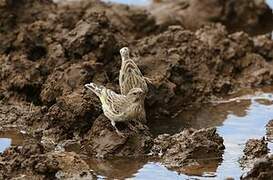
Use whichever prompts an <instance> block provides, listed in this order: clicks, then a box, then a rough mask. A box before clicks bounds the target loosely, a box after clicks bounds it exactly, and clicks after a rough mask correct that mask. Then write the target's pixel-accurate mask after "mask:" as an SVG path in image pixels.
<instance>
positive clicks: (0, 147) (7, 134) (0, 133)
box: [0, 130, 25, 153]
mask: <svg viewBox="0 0 273 180" xmlns="http://www.w3.org/2000/svg"><path fill="white" fill-rule="evenodd" d="M24 139H25V137H24V134H22V133H20V132H18V131H16V130H0V153H2V152H3V151H4V150H5V149H7V148H9V147H10V146H16V145H21V144H23V141H24Z"/></svg>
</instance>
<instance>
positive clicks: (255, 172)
mask: <svg viewBox="0 0 273 180" xmlns="http://www.w3.org/2000/svg"><path fill="white" fill-rule="evenodd" d="M272 177H273V155H268V156H266V157H264V158H261V159H259V160H257V161H256V162H255V163H254V166H253V168H252V169H251V170H250V171H249V172H248V173H246V174H245V175H243V176H242V177H241V179H245V180H252V179H253V180H254V179H259V180H260V179H272Z"/></svg>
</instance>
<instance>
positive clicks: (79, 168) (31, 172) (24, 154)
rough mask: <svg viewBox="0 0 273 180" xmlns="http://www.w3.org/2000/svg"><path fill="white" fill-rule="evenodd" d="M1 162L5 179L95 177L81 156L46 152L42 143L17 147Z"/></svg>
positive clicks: (1, 172)
mask: <svg viewBox="0 0 273 180" xmlns="http://www.w3.org/2000/svg"><path fill="white" fill-rule="evenodd" d="M0 161H1V165H0V174H1V175H2V177H4V178H11V177H19V176H25V177H26V178H27V177H29V178H31V177H32V178H34V177H36V178H38V179H50V178H55V177H59V178H79V177H83V176H84V177H86V178H91V179H92V177H93V175H92V173H91V172H90V170H89V166H88V165H87V164H86V163H85V162H84V161H83V160H82V159H81V158H80V156H79V155H77V154H75V153H73V152H58V151H57V152H53V151H52V152H45V149H44V148H43V146H42V145H41V144H40V143H37V142H35V141H31V140H30V141H29V142H27V143H26V144H25V145H23V146H22V147H20V146H15V147H12V148H9V149H7V150H6V151H4V153H3V154H2V155H1V156H0ZM0 177H1V176H0Z"/></svg>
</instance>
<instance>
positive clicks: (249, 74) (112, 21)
mask: <svg viewBox="0 0 273 180" xmlns="http://www.w3.org/2000/svg"><path fill="white" fill-rule="evenodd" d="M193 2H195V1H193ZM232 2H233V1H232ZM181 4H182V6H183V3H181ZM237 4H240V5H241V4H242V7H244V8H242V9H239V10H238V13H237V16H238V17H242V19H244V18H245V17H246V18H247V21H245V22H247V24H243V27H240V28H239V29H240V30H244V29H245V27H252V25H253V24H254V25H258V24H260V22H261V20H260V17H263V16H264V15H265V14H266V13H267V12H268V8H267V7H263V5H255V6H253V5H246V4H247V3H246V1H242V3H241V1H240V2H239V1H238V3H237V1H236V2H235V1H234V2H233V5H227V4H225V5H224V7H226V6H227V7H229V8H230V7H237V6H236V5H237ZM201 5H202V4H201ZM202 6H207V5H204V4H203V5H202ZM249 6H250V7H252V8H254V9H257V11H255V13H257V14H258V17H259V18H258V19H254V20H252V18H253V17H252V16H250V14H251V13H250V12H253V9H249ZM187 7H190V9H192V13H193V14H194V12H196V11H198V9H199V8H196V7H195V6H185V8H187ZM208 7H209V6H208ZM212 7H213V6H212ZM261 7H263V8H261ZM154 8H155V9H154V10H156V8H157V7H154ZM195 8H196V10H194V9H195ZM229 8H227V9H226V10H225V11H223V12H224V14H223V13H222V14H221V13H220V14H218V13H216V15H215V16H216V17H222V16H223V19H221V21H223V22H227V18H229V16H228V14H230V12H233V11H236V12H237V10H235V9H234V8H233V9H231V10H230V9H229ZM216 10H217V9H216ZM190 12H191V11H189V9H188V10H187V13H190ZM174 13H175V11H174ZM212 14H214V13H212ZM197 15H198V14H197ZM251 15H253V14H251ZM198 16H203V15H202V14H199V15H198ZM213 16H214V15H213ZM253 16H254V15H253ZM181 17H183V16H181ZM190 17H192V19H198V18H195V17H194V16H190ZM243 17H244V18H243ZM255 17H256V16H255ZM225 18H226V19H225ZM207 19H210V18H207ZM248 19H250V20H248ZM249 22H251V23H249ZM252 22H253V23H252ZM0 23H1V28H0V42H1V43H0V118H1V121H0V126H1V127H9V126H12V127H16V128H18V129H19V130H26V132H27V133H28V134H29V135H30V136H32V137H33V140H32V141H28V142H26V143H24V145H23V146H22V147H20V146H14V147H11V148H9V149H8V150H6V151H5V152H4V153H3V154H2V155H1V156H0V159H1V160H0V172H1V176H2V177H1V176H0V179H1V178H11V177H17V176H20V175H26V177H29V178H37V179H39V178H40V179H47V178H51V177H54V176H55V175H56V173H57V175H59V176H61V177H67V178H69V177H71V176H72V177H78V176H87V177H90V178H91V177H92V173H91V174H89V169H88V167H87V166H88V165H86V163H85V162H84V161H83V160H82V159H81V157H80V156H79V155H78V154H76V153H68V152H58V151H57V152H56V151H55V149H56V148H58V147H61V148H62V147H65V146H66V145H68V144H69V143H70V142H76V143H78V144H80V145H81V150H82V152H83V153H87V154H88V155H91V156H99V157H105V158H108V157H113V156H143V155H145V154H147V153H148V152H149V150H150V148H151V147H152V146H153V142H155V145H154V146H153V148H155V147H156V146H161V143H160V141H159V140H160V139H161V137H162V136H159V137H157V138H155V141H154V140H153V137H152V135H151V133H150V130H149V127H147V126H146V125H142V124H138V123H132V124H130V123H129V124H121V125H118V127H119V128H120V129H121V131H122V132H124V133H125V136H124V137H121V136H117V134H116V133H115V131H114V129H113V128H112V126H111V125H110V122H109V120H107V119H106V118H105V117H104V116H102V115H101V113H102V111H101V107H100V103H99V100H98V98H97V97H96V96H95V95H94V94H91V93H90V92H87V91H86V90H85V89H84V87H83V85H84V84H85V83H88V82H91V81H93V82H96V83H99V84H104V85H106V86H107V87H108V88H112V89H113V90H115V91H117V92H118V91H119V87H118V73H119V68H120V55H119V49H120V48H121V47H123V46H125V45H128V46H129V47H131V49H132V51H133V52H132V54H134V55H137V56H139V58H138V60H137V61H136V62H137V64H138V65H139V67H140V68H141V70H142V72H143V73H144V75H145V76H147V77H150V78H151V79H152V84H151V85H150V92H149V95H148V97H147V101H146V111H147V114H148V122H151V121H154V120H157V119H158V118H161V117H165V118H166V117H170V116H172V114H173V113H176V112H174V108H175V107H177V106H182V107H183V108H184V109H186V108H189V107H192V106H194V105H200V104H201V103H202V102H205V101H207V100H209V99H210V96H224V95H226V94H228V93H231V92H233V91H235V90H238V89H240V88H245V87H255V86H262V85H265V84H270V83H272V81H273V67H272V66H273V65H272V64H273V62H272V60H273V55H272V51H271V50H272V46H273V43H272V41H271V40H270V37H269V36H267V35H263V36H258V37H251V36H249V35H248V34H246V33H244V32H236V33H232V34H230V33H228V31H227V30H226V28H225V27H224V26H223V25H220V24H212V25H209V26H205V27H202V28H201V29H200V28H199V27H200V26H199V23H197V25H198V26H197V27H196V29H197V31H190V30H188V29H185V28H188V27H190V26H184V25H183V24H182V23H179V25H177V24H176V26H169V27H166V24H165V23H164V22H162V23H159V21H158V16H157V15H155V13H154V11H153V10H147V9H146V10H144V9H141V8H135V7H128V6H125V5H109V4H105V3H102V2H100V1H97V0H92V1H88V2H84V3H76V4H54V3H53V2H52V1H51V0H39V1H36V0H1V1H0ZM192 23H193V24H195V22H193V21H192ZM201 24H203V23H201ZM234 24H238V25H239V24H241V18H239V20H238V22H234ZM181 25H183V26H184V27H185V28H183V27H182V26H181ZM226 25H227V28H228V29H230V27H231V26H233V24H232V25H228V24H227V23H226ZM148 124H149V123H148ZM132 129H134V131H132ZM178 135H181V137H178ZM187 136H189V137H191V138H189V139H188V137H187ZM163 137H165V136H163ZM166 138H167V139H173V141H174V142H179V143H182V144H183V143H185V142H188V143H189V144H194V143H195V142H198V143H197V144H195V145H194V146H191V149H188V150H187V151H184V148H182V149H179V148H178V147H176V146H175V145H173V144H171V145H170V146H172V148H173V150H174V152H176V153H177V155H183V157H184V158H183V159H182V160H179V161H177V160H176V159H173V158H175V156H174V157H172V156H171V152H169V151H166V150H165V151H166V155H164V156H165V157H164V156H163V157H164V158H163V160H164V159H165V160H164V161H163V162H164V163H166V164H167V165H168V166H169V167H177V166H178V165H180V164H183V163H185V162H187V161H188V160H189V159H190V157H191V158H196V157H198V158H200V156H201V155H206V156H204V158H210V157H214V156H216V157H217V158H220V157H221V155H222V153H223V152H222V151H223V140H222V138H221V137H219V135H218V134H217V133H216V132H215V129H203V130H200V131H196V130H185V131H183V132H181V133H179V134H177V135H174V136H167V137H166ZM199 139H200V140H201V141H200V142H199ZM164 142H165V141H164ZM162 145H164V143H163V144H162ZM184 145H185V146H186V145H187V144H184ZM186 147H188V145H187V146H186ZM201 149H203V150H204V149H205V150H206V151H208V154H201V153H200V151H201ZM181 150H182V152H181ZM193 161H194V160H193ZM177 163H178V164H177ZM77 166H79V167H81V168H80V169H81V170H82V169H83V170H84V172H81V171H79V169H77ZM68 172H70V173H72V175H71V174H69V173H68Z"/></svg>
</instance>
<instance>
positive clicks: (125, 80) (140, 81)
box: [119, 47, 149, 95]
mask: <svg viewBox="0 0 273 180" xmlns="http://www.w3.org/2000/svg"><path fill="white" fill-rule="evenodd" d="M120 55H121V60H122V61H121V69H120V71H119V86H120V92H121V94H123V95H127V93H129V91H130V90H131V89H132V88H141V89H142V90H143V91H144V93H145V94H147V93H148V85H147V82H146V81H148V80H149V79H148V78H146V77H144V76H143V75H142V73H141V71H140V69H139V68H138V66H137V65H136V63H135V62H134V60H133V59H132V58H130V50H129V48H128V47H123V48H121V49H120Z"/></svg>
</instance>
